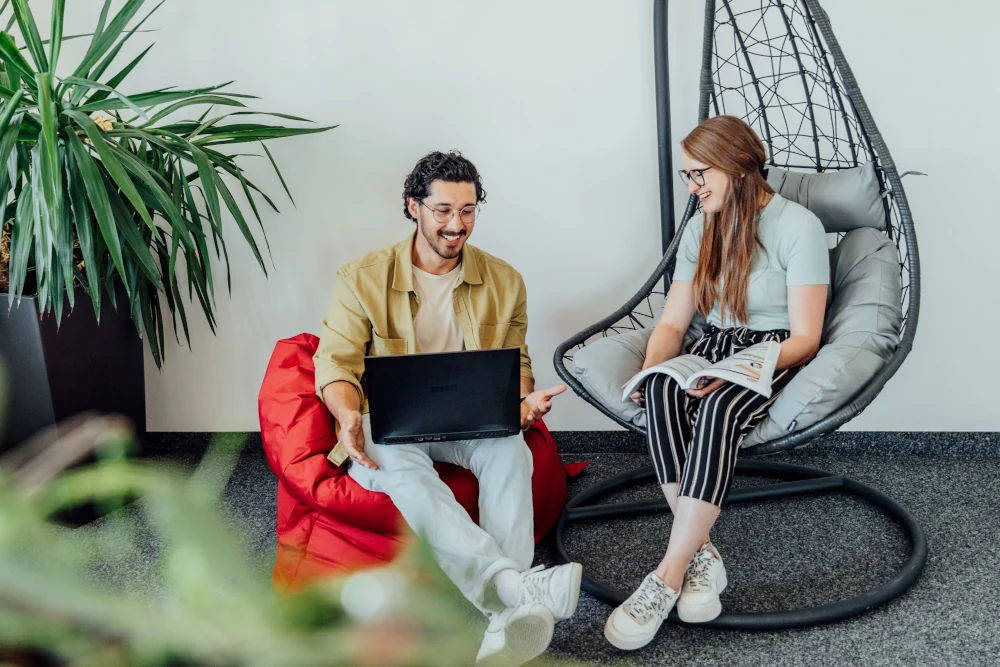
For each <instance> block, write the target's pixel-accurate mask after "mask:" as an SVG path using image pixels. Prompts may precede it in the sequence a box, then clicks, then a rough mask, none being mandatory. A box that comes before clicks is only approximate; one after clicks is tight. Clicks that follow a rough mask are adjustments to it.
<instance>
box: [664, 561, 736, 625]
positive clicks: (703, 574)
mask: <svg viewBox="0 0 1000 667" xmlns="http://www.w3.org/2000/svg"><path fill="white" fill-rule="evenodd" d="M727 584H728V581H727V580H726V566H725V565H723V564H722V556H720V555H719V551H718V549H716V548H715V547H714V546H712V543H711V542H706V543H705V544H704V545H702V547H701V549H699V550H698V552H697V553H696V554H695V555H694V558H692V559H691V564H690V565H689V566H688V571H687V573H686V574H685V575H684V586H683V588H681V597H680V599H679V600H678V601H677V615H678V616H680V617H681V620H682V621H684V622H685V623H707V622H708V621H711V620H712V619H714V618H715V617H717V616H718V615H719V614H721V613H722V603H721V602H720V601H719V595H721V594H722V591H724V590H726V585H727Z"/></svg>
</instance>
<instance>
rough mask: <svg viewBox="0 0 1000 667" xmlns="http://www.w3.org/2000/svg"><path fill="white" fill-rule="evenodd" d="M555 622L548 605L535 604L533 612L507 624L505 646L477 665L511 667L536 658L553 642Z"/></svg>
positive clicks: (481, 666) (477, 666) (482, 666)
mask: <svg viewBox="0 0 1000 667" xmlns="http://www.w3.org/2000/svg"><path fill="white" fill-rule="evenodd" d="M546 616H548V617H547V618H546ZM554 623H555V621H554V619H553V618H552V612H550V611H549V610H548V608H547V607H544V606H542V605H535V606H534V607H533V608H532V613H531V614H529V615H527V616H523V617H521V618H519V619H517V620H514V621H511V622H510V623H509V624H508V625H507V627H506V633H507V637H506V642H505V644H504V647H503V648H502V649H501V650H500V651H498V652H497V653H494V654H493V655H490V656H487V657H485V658H483V659H482V660H481V661H479V662H477V663H476V667H510V665H523V664H524V663H526V662H528V661H529V660H534V659H535V658H537V657H538V656H540V655H541V654H542V653H545V649H547V648H548V647H549V644H551V643H552V630H553V627H552V626H553V624H554Z"/></svg>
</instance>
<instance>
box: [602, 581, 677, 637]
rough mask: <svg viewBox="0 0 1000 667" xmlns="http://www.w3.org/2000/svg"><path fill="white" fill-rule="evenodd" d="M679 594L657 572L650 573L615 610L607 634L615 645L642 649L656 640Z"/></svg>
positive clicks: (607, 625)
mask: <svg viewBox="0 0 1000 667" xmlns="http://www.w3.org/2000/svg"><path fill="white" fill-rule="evenodd" d="M678 595H679V593H678V592H677V591H675V590H674V589H672V588H670V586H667V585H666V584H665V583H663V582H662V581H661V580H660V578H659V577H657V576H656V572H650V573H649V574H647V575H646V578H645V579H643V580H642V583H641V584H639V588H638V589H636V591H635V592H634V593H632V595H630V596H629V598H628V600H625V602H623V603H622V604H621V605H620V606H618V607H617V608H616V609H615V610H614V611H613V612H611V616H609V617H608V621H607V623H605V624H604V636H605V637H606V638H607V640H608V641H609V642H611V644H612V646H615V647H617V648H620V649H623V650H625V651H634V650H635V649H638V648H642V647H643V646H645V645H646V644H648V643H649V642H651V641H653V637H655V636H656V632H657V630H659V629H660V626H661V625H663V621H665V620H666V618H667V615H668V614H669V613H670V610H671V609H673V607H674V603H675V602H676V601H677V596H678Z"/></svg>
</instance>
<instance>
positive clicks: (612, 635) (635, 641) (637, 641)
mask: <svg viewBox="0 0 1000 667" xmlns="http://www.w3.org/2000/svg"><path fill="white" fill-rule="evenodd" d="M617 612H618V609H617V608H616V609H615V610H614V611H613V612H611V615H610V616H608V620H607V621H605V622H604V638H605V639H607V640H608V642H609V643H610V644H611V645H612V646H614V647H615V648H619V649H621V650H623V651H635V650H637V649H640V648H642V647H643V646H646V645H647V644H649V642H651V641H653V640H654V639H656V633H657V632H659V631H660V626H662V625H663V619H660V622H659V623H657V624H656V629H655V630H653V632H652V633H650V635H649V637H624V636H622V635H620V634H618V633H617V632H615V629H614V627H613V626H612V625H611V619H612V618H614V616H615V614H616V613H617Z"/></svg>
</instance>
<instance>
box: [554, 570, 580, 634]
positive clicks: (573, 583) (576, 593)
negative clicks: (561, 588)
mask: <svg viewBox="0 0 1000 667" xmlns="http://www.w3.org/2000/svg"><path fill="white" fill-rule="evenodd" d="M570 571H571V572H572V573H573V575H572V578H571V579H570V583H569V586H570V591H571V593H570V598H569V605H568V607H569V608H568V609H567V610H566V612H565V613H564V614H556V613H555V612H553V614H552V615H553V616H554V617H555V619H556V620H557V621H565V620H566V619H567V618H569V617H571V616H572V615H573V614H575V613H576V605H578V604H579V603H580V586H581V585H582V584H583V565H580V563H573V566H572V567H571V568H570Z"/></svg>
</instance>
